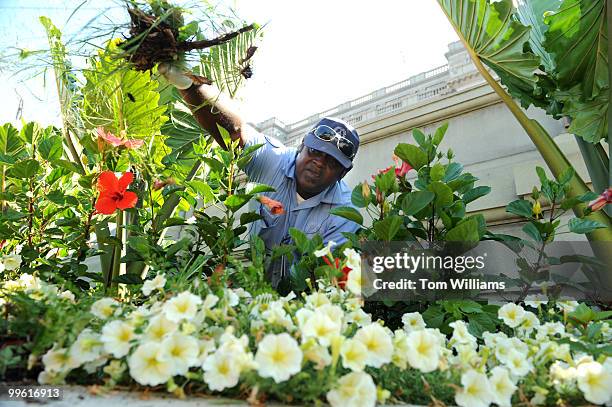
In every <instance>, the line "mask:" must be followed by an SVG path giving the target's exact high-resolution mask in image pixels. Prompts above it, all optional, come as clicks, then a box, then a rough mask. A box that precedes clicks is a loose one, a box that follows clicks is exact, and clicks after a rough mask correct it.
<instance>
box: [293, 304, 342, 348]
mask: <svg viewBox="0 0 612 407" xmlns="http://www.w3.org/2000/svg"><path fill="white" fill-rule="evenodd" d="M341 329H342V323H341V322H340V323H338V322H335V321H333V320H332V319H331V318H330V317H329V316H328V315H327V314H326V313H324V312H315V313H314V314H313V315H311V316H310V318H308V320H306V321H305V322H304V326H303V328H302V335H303V337H304V338H315V339H317V340H318V341H319V343H321V344H322V345H327V346H329V344H330V340H331V338H332V337H333V336H334V335H338V334H339V333H340V330H341Z"/></svg>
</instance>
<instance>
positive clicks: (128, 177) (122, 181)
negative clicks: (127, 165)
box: [118, 171, 134, 192]
mask: <svg viewBox="0 0 612 407" xmlns="http://www.w3.org/2000/svg"><path fill="white" fill-rule="evenodd" d="M132 181H134V174H133V173H132V172H129V171H128V172H125V173H123V175H122V176H121V178H119V184H118V189H119V191H121V192H125V190H126V189H127V187H128V186H129V185H130V184H131V183H132Z"/></svg>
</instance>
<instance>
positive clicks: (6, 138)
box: [0, 123, 25, 164]
mask: <svg viewBox="0 0 612 407" xmlns="http://www.w3.org/2000/svg"><path fill="white" fill-rule="evenodd" d="M24 152H25V143H24V140H23V139H22V138H21V137H20V135H19V131H18V130H17V129H16V128H15V127H13V125H12V124H11V123H4V124H3V125H2V126H0V154H1V155H2V157H5V158H3V160H2V161H4V162H6V160H7V159H8V160H11V161H12V162H10V164H13V163H14V162H15V161H17V159H19V158H21V157H22V156H23V153H24ZM9 157H10V158H9Z"/></svg>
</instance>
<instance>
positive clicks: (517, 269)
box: [362, 241, 612, 302]
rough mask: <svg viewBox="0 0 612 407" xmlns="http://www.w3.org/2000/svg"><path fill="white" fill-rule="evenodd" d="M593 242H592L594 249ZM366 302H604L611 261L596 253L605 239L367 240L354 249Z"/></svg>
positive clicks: (609, 291)
mask: <svg viewBox="0 0 612 407" xmlns="http://www.w3.org/2000/svg"><path fill="white" fill-rule="evenodd" d="M597 245H598V246H597ZM362 249H363V250H362V275H363V278H362V292H363V294H364V297H365V299H366V300H369V301H382V300H395V301H409V300H416V301H420V300H423V301H432V300H442V299H474V300H503V301H521V300H523V299H524V298H525V297H526V296H527V295H529V294H535V293H538V294H541V293H544V294H547V295H548V296H549V297H551V298H563V299H575V300H592V301H604V302H609V301H611V300H612V283H611V281H612V278H611V277H610V275H609V274H610V273H609V271H611V270H612V265H610V264H605V263H603V262H602V261H601V260H600V259H599V258H598V257H597V253H601V252H602V251H603V250H607V251H611V250H612V242H601V243H600V242H596V243H592V242H591V243H589V242H554V243H550V244H548V245H546V246H545V248H543V249H542V248H540V247H536V246H533V245H531V244H529V243H526V242H497V241H484V242H479V243H477V244H476V243H473V244H467V243H450V242H433V243H429V244H426V245H423V244H421V243H415V242H368V243H365V244H364V246H363V248H362Z"/></svg>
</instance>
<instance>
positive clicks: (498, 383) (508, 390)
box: [489, 366, 517, 407]
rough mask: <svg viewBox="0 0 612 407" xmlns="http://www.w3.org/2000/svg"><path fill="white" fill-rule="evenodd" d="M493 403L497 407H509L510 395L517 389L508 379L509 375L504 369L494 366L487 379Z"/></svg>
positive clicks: (510, 403)
mask: <svg viewBox="0 0 612 407" xmlns="http://www.w3.org/2000/svg"><path fill="white" fill-rule="evenodd" d="M489 384H490V385H491V392H492V394H493V401H494V402H495V404H497V405H498V406H499V407H511V406H512V395H513V394H514V392H515V391H516V389H517V387H516V384H515V383H514V381H512V380H511V379H510V374H509V372H508V370H507V369H506V368H503V367H501V366H496V367H494V368H493V370H491V377H489Z"/></svg>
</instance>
